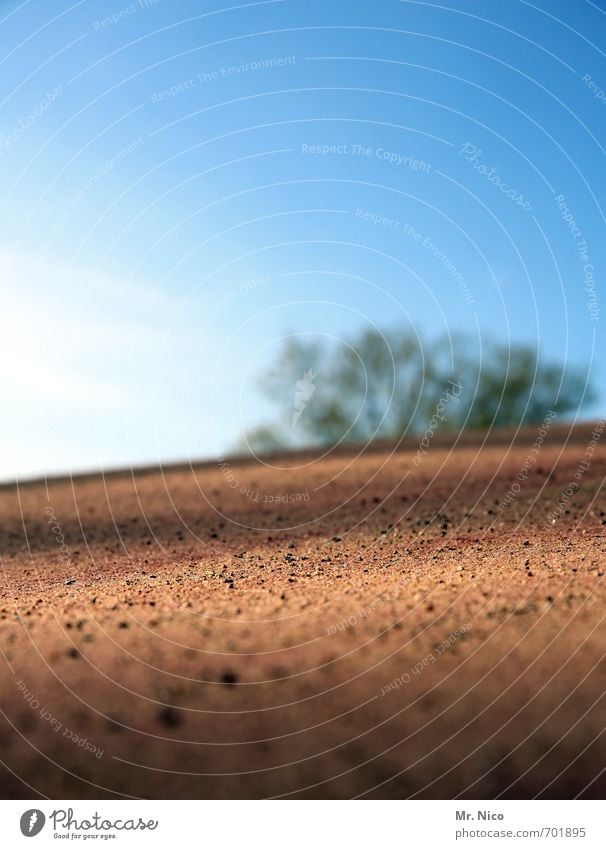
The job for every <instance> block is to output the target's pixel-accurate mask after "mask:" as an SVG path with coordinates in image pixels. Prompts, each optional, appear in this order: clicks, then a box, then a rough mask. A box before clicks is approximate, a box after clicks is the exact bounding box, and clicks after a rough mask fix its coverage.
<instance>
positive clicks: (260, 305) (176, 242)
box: [0, 0, 606, 479]
mask: <svg viewBox="0 0 606 849" xmlns="http://www.w3.org/2000/svg"><path fill="white" fill-rule="evenodd" d="M605 33H606V5H605V4H604V3H603V2H589V0H578V2H575V3H570V2H564V0H562V2H558V0H549V2H548V1H547V0H540V1H539V0H537V2H533V3H530V2H523V0H509V2H501V3H487V2H471V1H470V2H467V1H466V0H451V2H450V3H448V2H445V3H444V4H438V3H430V2H427V3H425V2H407V1H405V2H398V1H397V0H376V2H372V3H371V2H365V0H360V2H355V3H354V2H344V1H342V0H322V2H316V0H305V2H304V1H303V0H275V2H256V3H238V2H237V0H234V2H233V5H231V6H229V5H228V3H227V2H226V0H223V2H207V0H204V2H185V0H181V2H168V0H157V2H152V0H149V2H146V0H135V2H134V3H132V4H129V3H123V2H121V0H118V2H107V0H104V2H95V0H84V2H79V3H71V2H59V0H46V2H44V3H39V2H34V0H29V2H20V3H19V2H0V39H1V44H2V50H1V58H0V118H1V123H0V206H1V208H2V211H1V215H2V218H1V220H2V229H1V231H0V281H1V286H2V305H3V308H2V311H1V313H0V340H1V341H0V345H1V346H2V354H3V356H2V363H3V368H2V377H1V381H2V396H3V411H4V415H3V416H2V420H1V425H0V437H1V442H0V444H1V454H0V479H10V478H12V477H14V476H20V477H27V476H31V475H38V474H43V473H57V472H65V471H78V470H83V469H92V468H98V467H102V468H111V467H114V466H120V465H124V464H131V463H132V464H140V463H147V462H156V461H159V460H161V461H170V460H181V459H185V458H188V457H190V458H197V457H205V456H212V455H214V454H216V453H217V452H218V451H220V450H221V449H228V448H229V446H230V445H233V444H234V443H235V441H236V440H237V439H238V437H239V435H240V434H241V433H242V431H243V430H244V429H246V428H247V427H250V426H253V425H255V424H256V423H258V422H260V421H263V420H264V419H265V418H266V416H267V412H268V410H267V408H266V407H265V406H264V403H263V402H262V401H261V400H260V399H259V395H258V392H257V388H256V381H255V375H256V374H257V373H258V370H259V368H260V367H261V366H262V365H263V363H264V362H267V360H268V359H270V358H271V357H272V355H273V354H275V351H276V350H277V346H278V344H279V340H280V339H281V338H282V337H283V336H284V334H286V333H301V334H315V333H321V334H328V335H330V336H333V337H336V338H341V337H347V336H349V335H350V334H351V333H352V332H354V331H355V330H356V329H357V328H359V327H361V326H364V325H366V324H368V323H375V324H378V325H380V326H391V325H394V324H397V323H398V322H403V321H408V322H412V324H413V325H414V326H415V327H417V328H418V329H419V331H421V332H422V333H423V334H425V335H426V336H427V337H428V338H429V337H432V336H436V335H438V334H441V333H444V332H453V331H467V332H469V333H471V334H473V335H474V336H478V337H479V338H480V339H483V338H488V337H491V338H492V337H495V336H496V337H497V338H499V339H502V340H504V341H507V340H511V341H513V342H518V341H524V342H528V343H531V344H533V345H536V346H537V347H538V349H539V351H540V352H541V354H542V355H544V356H545V357H549V358H555V359H558V360H561V361H570V362H573V363H577V364H580V365H583V366H584V367H586V368H587V369H589V370H591V374H592V377H593V380H594V383H595V385H596V388H597V389H598V390H599V395H600V397H599V401H598V402H597V403H596V405H595V407H594V408H592V409H589V410H587V411H586V415H588V414H591V413H592V412H599V411H601V410H602V409H603V404H604V400H605V397H606V380H605V379H604V376H603V373H602V370H601V369H600V357H599V356H598V354H599V352H600V351H603V350H604V338H603V337H604V330H603V321H604V318H603V316H602V314H601V312H600V307H601V301H602V299H603V298H604V273H603V272H604V268H605V259H606V257H605V250H606V248H605V240H604V224H605V219H604V211H603V207H604V200H605V198H604V180H603V173H604V152H605V147H606V138H605V134H604V132H603V130H604V126H606V124H605V120H604V119H605V117H606V55H605V53H604V51H603V50H602V49H601V45H602V46H603V45H604V43H605V39H604V34H605ZM566 216H568V218H566ZM571 219H574V222H572V223H571ZM573 228H574V229H573ZM419 234H420V235H419ZM592 275H593V278H592ZM592 279H593V280H595V291H594V292H591V291H590V290H591V286H592ZM589 301H591V303H590V304H589V307H590V308H589V307H588V302H589ZM319 379H321V376H320V378H319ZM293 389H294V388H293Z"/></svg>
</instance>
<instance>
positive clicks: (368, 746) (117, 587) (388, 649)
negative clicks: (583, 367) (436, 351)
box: [0, 425, 606, 798]
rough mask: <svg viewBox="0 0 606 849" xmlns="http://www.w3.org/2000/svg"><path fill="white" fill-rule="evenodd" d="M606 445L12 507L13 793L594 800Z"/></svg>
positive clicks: (393, 463)
mask: <svg viewBox="0 0 606 849" xmlns="http://www.w3.org/2000/svg"><path fill="white" fill-rule="evenodd" d="M591 431H592V427H591V426H590V425H584V426H581V427H578V428H576V429H575V430H574V431H573V432H572V434H569V433H568V431H564V430H562V429H558V428H556V427H552V428H551V430H550V432H549V434H548V437H547V438H546V439H545V442H544V445H543V446H542V447H541V449H540V451H538V452H534V453H533V452H532V445H533V443H534V440H535V438H536V433H537V430H536V429H530V430H527V431H526V432H524V433H523V434H522V435H521V436H519V437H518V438H517V440H516V441H515V444H513V445H511V444H510V443H511V441H512V440H511V438H510V435H508V434H501V435H497V436H496V437H492V438H491V440H490V442H489V443H488V444H487V445H485V446H484V447H481V443H482V440H481V439H480V438H476V437H470V436H466V437H465V440H464V441H463V442H462V444H460V445H458V446H457V447H456V448H454V449H453V450H451V448H450V446H449V445H448V444H447V443H446V442H445V441H444V440H439V439H438V437H436V439H435V440H434V442H433V443H432V445H431V447H430V450H429V451H428V453H427V454H426V455H425V456H424V457H423V459H422V462H421V463H420V464H419V465H418V466H415V465H414V462H413V459H414V457H415V452H416V445H415V444H414V443H412V442H411V443H407V445H406V446H405V447H401V448H400V449H399V450H398V451H395V452H393V451H391V450H389V449H387V448H374V449H373V450H372V451H370V450H367V451H365V452H364V453H363V454H362V455H361V456H357V454H356V452H354V451H343V452H340V453H337V454H332V455H330V456H328V457H326V458H324V459H318V458H314V456H313V455H312V454H310V453H308V454H305V455H301V456H300V457H296V458H290V459H284V458H282V459H280V458H274V459H273V461H272V462H271V463H270V464H269V465H268V466H262V465H261V464H258V463H253V462H244V461H241V462H234V463H231V464H230V465H229V467H224V468H220V467H218V466H217V464H206V465H205V466H199V467H195V468H194V469H193V470H192V469H188V468H174V469H167V470H164V473H163V474H162V473H160V472H158V471H152V470H148V471H144V472H139V473H137V474H136V475H135V476H132V475H131V474H130V473H122V474H113V475H110V476H107V477H105V479H103V478H101V477H99V476H97V477H94V476H88V477H83V478H79V479H75V480H74V481H73V482H72V481H70V480H58V481H54V482H50V483H49V484H48V487H47V486H46V485H45V484H44V483H32V484H27V485H22V486H21V487H20V488H19V489H17V488H16V487H4V488H2V489H0V526H1V527H0V538H1V555H2V568H3V584H2V598H1V599H0V648H1V650H2V653H3V657H2V662H1V664H0V669H1V680H0V694H1V695H0V707H1V709H2V714H3V718H2V719H1V720H0V723H1V724H0V746H1V751H2V755H1V757H2V761H3V763H4V765H5V766H4V767H0V792H1V794H2V796H3V797H4V798H11V797H35V796H37V795H41V796H48V797H51V798H104V797H109V798H111V797H121V796H125V797H148V798H149V797H152V798H166V797H176V798H196V797H211V798H222V797H228V798H241V797H245V798H260V797H275V796H292V797H325V798H349V797H354V796H365V797H375V798H394V797H395V798H406V797H411V796H415V797H421V798H430V797H437V798H440V797H442V798H444V797H446V798H452V797H455V796H461V797H467V798H481V797H495V796H503V797H507V798H513V797H526V798H527V797H534V796H539V797H544V798H546V797H572V796H577V795H580V796H584V797H587V798H589V797H597V798H600V797H603V796H604V794H605V792H606V772H604V770H605V768H606V740H605V738H604V735H603V731H604V692H605V685H606V664H605V663H604V646H605V645H606V643H605V641H604V637H605V633H606V628H605V625H604V598H605V590H604V577H603V576H604V567H605V566H606V557H605V537H604V531H605V528H606V526H605V522H606V519H605V518H604V512H605V506H606V505H605V503H604V498H603V495H602V492H601V487H602V483H603V480H604V476H605V474H606V436H603V437H602V442H603V443H604V444H598V446H597V448H595V450H594V453H593V456H592V457H591V463H590V464H589V467H588V468H587V469H586V470H584V471H583V473H582V475H581V477H580V479H578V480H577V483H578V490H576V491H575V492H574V493H572V494H571V495H570V497H569V498H567V499H566V501H565V503H564V501H562V500H561V494H562V492H563V491H564V490H565V489H566V487H567V486H568V485H569V483H570V482H571V481H574V480H575V474H576V473H577V471H578V469H579V464H580V463H581V462H582V461H583V458H584V455H585V451H586V449H587V447H588V445H589V443H590V440H591ZM531 455H532V456H534V460H535V462H534V463H533V465H532V468H530V470H529V473H528V476H527V477H524V476H522V480H519V479H518V478H517V477H516V476H517V475H518V474H519V473H520V470H521V469H522V468H523V467H524V465H525V462H526V460H527V458H528V457H529V456H531ZM279 467H280V468H279ZM514 483H519V484H520V490H519V493H517V494H516V495H515V497H513V500H512V501H511V503H509V504H508V505H507V506H506V507H505V508H501V507H500V506H499V505H500V504H501V503H502V501H503V499H504V498H505V497H506V496H507V493H508V491H509V492H510V493H511V490H510V488H511V486H512V484H514ZM270 496H271V498H270ZM277 498H279V499H280V500H276V499H277ZM558 501H560V508H561V509H560V512H561V515H560V516H559V517H558V518H557V520H556V521H555V523H553V522H551V521H549V520H548V515H549V513H550V511H553V510H554V509H559V508H557V505H558ZM62 544H64V546H65V547H64V548H63V549H62V548H61V545H62Z"/></svg>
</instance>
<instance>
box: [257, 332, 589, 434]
mask: <svg viewBox="0 0 606 849" xmlns="http://www.w3.org/2000/svg"><path fill="white" fill-rule="evenodd" d="M309 381H312V385H311V386H310V384H309ZM449 382H452V383H453V384H456V385H457V387H458V392H459V395H458V400H457V401H456V402H455V401H452V399H451V401H450V403H449V404H448V410H447V413H446V414H445V416H444V421H442V422H441V423H440V429H441V430H454V429H457V430H458V429H461V428H482V429H487V428H490V427H501V426H507V425H509V426H511V425H514V426H515V425H519V424H531V423H534V422H542V421H543V419H544V418H545V416H546V414H547V412H548V411H549V410H553V411H555V412H556V413H558V415H565V414H567V413H570V412H571V411H573V410H577V409H579V408H580V407H581V406H582V405H583V404H584V403H586V402H588V401H589V400H591V399H592V398H593V392H592V390H591V388H590V387H589V385H588V382H587V376H586V375H585V374H584V372H582V371H579V370H578V369H575V368H571V367H569V366H566V367H564V366H563V365H558V364H557V363H544V362H542V361H541V360H540V359H539V358H538V356H537V352H536V351H535V350H534V349H533V348H531V347H529V346H524V345H514V346H504V345H499V344H496V343H490V344H488V345H487V346H486V345H484V346H483V349H482V350H481V351H480V350H478V349H477V344H474V342H473V340H471V339H470V338H469V337H466V336H464V335H457V336H454V337H449V338H448V339H446V338H441V339H438V340H435V341H433V342H432V343H429V344H427V343H423V342H422V340H421V339H420V338H419V337H418V336H417V335H416V334H414V333H412V332H408V331H406V330H390V331H385V332H382V331H380V330H376V329H365V330H363V331H362V332H361V333H360V334H359V335H358V336H357V337H355V338H354V339H352V340H351V341H349V342H348V341H345V342H343V341H340V342H334V343H330V342H327V341H323V340H318V339H317V338H312V339H309V338H307V339H304V338H302V337H301V336H294V335H293V336H290V337H287V339H286V340H285V342H284V343H283V347H282V349H281V351H280V352H279V355H278V356H277V357H276V359H275V361H274V363H273V364H272V365H271V366H270V367H269V368H268V369H266V370H265V371H264V372H263V373H262V374H261V375H260V388H261V391H262V392H263V394H264V395H265V396H266V397H268V398H269V399H271V400H272V401H274V402H276V404H277V405H278V406H279V409H280V411H281V415H280V417H279V419H278V420H277V422H276V423H275V425H273V426H271V427H269V426H264V427H262V428H257V429H256V430H255V431H252V432H251V434H250V435H249V437H248V438H249V441H250V439H251V438H252V442H254V443H255V445H256V447H255V450H259V446H262V445H266V446H267V449H266V450H273V448H275V447H278V446H281V447H288V446H295V445H304V444H308V445H309V444H312V445H313V444H316V445H335V444H337V443H339V442H342V441H366V440H370V439H377V438H381V439H397V438H399V437H401V436H404V435H406V434H416V433H421V432H423V431H424V430H425V429H426V428H427V423H428V421H429V420H430V419H431V417H432V415H433V414H434V412H435V410H436V407H437V405H438V404H440V403H441V400H440V399H443V398H444V393H445V392H446V391H447V389H448V386H449V385H451V384H449ZM297 386H298V387H299V388H298V389H297ZM301 387H303V388H301ZM297 393H298V394H297ZM299 408H300V409H299ZM295 410H296V411H297V414H296V415H294V416H293V411H295ZM251 444H252V443H251ZM253 447H254V446H253ZM260 450H263V448H262V447H261V449H260Z"/></svg>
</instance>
